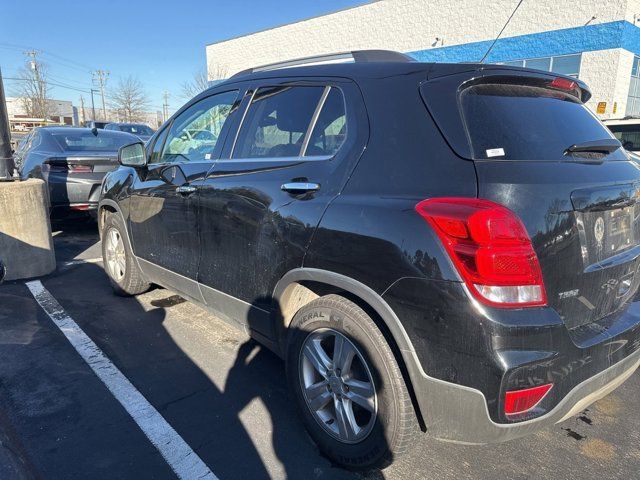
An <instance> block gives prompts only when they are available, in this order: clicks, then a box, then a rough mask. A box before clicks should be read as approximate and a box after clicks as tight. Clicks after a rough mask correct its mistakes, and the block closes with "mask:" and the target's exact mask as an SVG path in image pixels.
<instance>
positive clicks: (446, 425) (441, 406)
mask: <svg viewBox="0 0 640 480" xmlns="http://www.w3.org/2000/svg"><path fill="white" fill-rule="evenodd" d="M639 366H640V350H638V351H636V352H634V353H633V354H631V355H629V356H628V357H627V358H625V359H624V360H621V361H620V362H618V363H616V364H615V365H612V366H611V367H609V368H607V369H605V370H603V371H601V372H600V373H598V374H597V375H595V376H593V377H591V378H589V379H587V380H585V381H583V382H582V383H580V384H578V385H576V386H575V387H574V388H573V389H572V390H571V391H570V392H569V393H568V394H567V395H566V396H565V397H564V398H563V399H562V400H561V401H560V402H559V403H558V404H557V405H556V406H555V407H554V408H553V409H552V410H551V411H549V412H548V413H546V414H545V415H543V416H540V417H537V418H534V419H532V420H526V421H523V422H519V423H514V424H503V423H496V422H494V421H493V420H492V419H491V417H490V416H489V411H488V410H487V402H486V399H485V396H484V395H483V394H482V392H480V391H479V390H476V389H473V388H469V387H464V386H462V385H456V384H454V383H450V382H445V381H443V380H438V379H435V378H431V377H428V376H426V375H425V374H424V372H414V375H416V374H417V375H418V376H419V377H421V380H420V381H417V382H416V381H415V378H416V377H415V376H414V375H412V376H413V377H414V385H413V387H414V391H415V393H416V397H417V400H418V403H419V405H420V409H421V411H422V413H423V418H424V421H425V423H426V425H427V429H428V431H429V433H430V434H431V435H433V436H434V437H436V438H438V439H440V440H445V441H451V442H456V443H466V444H485V443H498V442H505V441H508V440H513V439H515V438H519V437H523V436H526V435H529V434H531V433H534V432H536V431H538V430H540V429H541V428H544V427H546V426H549V425H553V424H555V423H558V422H562V421H563V420H566V419H567V418H569V417H572V416H574V415H576V414H577V413H579V412H581V411H583V410H584V409H585V408H587V407H588V406H589V405H591V404H592V403H593V402H595V401H597V400H599V399H600V398H602V397H604V396H606V395H607V394H609V393H610V392H612V391H613V390H614V389H615V388H617V387H618V386H620V385H621V384H622V383H623V382H624V381H625V380H626V379H628V378H629V377H630V376H631V375H632V374H633V373H634V372H635V371H636V369H637V368H638V367H639Z"/></svg>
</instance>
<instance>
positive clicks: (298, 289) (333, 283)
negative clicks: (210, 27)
mask: <svg viewBox="0 0 640 480" xmlns="http://www.w3.org/2000/svg"><path fill="white" fill-rule="evenodd" d="M330 293H336V294H339V295H343V296H345V297H346V298H348V299H349V300H351V301H353V302H354V303H356V304H357V305H358V306H359V307H361V308H362V309H363V310H365V312H366V313H367V314H369V316H371V318H372V319H373V320H374V322H376V324H377V325H378V327H379V328H380V330H381V331H382V333H383V334H384V336H385V338H386V339H387V342H388V343H389V346H390V347H391V349H392V351H393V353H394V356H395V358H396V361H397V362H398V365H399V366H400V369H401V371H402V374H403V377H404V380H405V382H406V384H407V388H408V389H409V393H410V395H411V398H412V401H413V406H414V409H415V411H416V416H417V417H418V420H419V422H420V426H421V428H422V429H423V430H426V428H425V425H424V420H423V416H422V413H421V411H420V407H419V404H418V402H417V399H416V396H415V391H414V388H413V383H414V381H415V382H418V381H419V380H420V378H421V376H422V375H421V368H420V366H419V363H418V359H417V356H416V353H415V349H414V347H413V344H412V342H411V340H410V338H409V336H408V334H407V332H406V330H405V329H404V327H403V325H402V323H401V322H400V320H399V319H398V317H397V315H396V314H395V313H394V311H393V310H392V309H391V307H390V306H389V304H388V303H387V302H386V301H385V300H384V299H383V298H382V296H380V295H379V294H378V293H376V292H375V291H374V290H372V289H371V288H370V287H368V286H367V285H365V284H363V283H361V282H359V281H357V280H354V279H352V278H350V277H347V276H345V275H341V274H339V273H335V272H331V271H328V270H321V269H316V268H296V269H294V270H291V271H289V272H288V273H287V274H285V275H284V276H283V277H282V279H281V280H280V281H279V282H278V284H277V285H276V287H275V289H274V293H273V299H274V301H275V305H276V306H277V307H278V308H277V310H278V315H277V316H278V318H277V320H276V325H275V331H276V335H277V341H278V344H279V348H280V352H281V354H282V355H283V356H284V355H285V354H286V348H287V345H286V341H287V332H288V327H289V324H290V323H291V320H292V319H293V317H294V316H295V314H296V312H297V311H298V310H300V308H302V307H304V305H306V304H307V303H309V302H311V301H312V300H314V299H316V298H318V297H321V296H323V295H327V294H330Z"/></svg>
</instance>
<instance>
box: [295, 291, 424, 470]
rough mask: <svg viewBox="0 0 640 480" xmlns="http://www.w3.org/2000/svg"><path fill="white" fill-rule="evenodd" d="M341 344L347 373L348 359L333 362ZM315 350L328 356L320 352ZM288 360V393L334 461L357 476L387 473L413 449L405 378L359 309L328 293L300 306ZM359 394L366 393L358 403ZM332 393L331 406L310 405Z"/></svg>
mask: <svg viewBox="0 0 640 480" xmlns="http://www.w3.org/2000/svg"><path fill="white" fill-rule="evenodd" d="M340 337H342V339H340ZM345 340H346V341H347V342H348V343H347V342H345ZM339 344H340V345H342V349H341V351H342V352H350V355H351V357H352V358H353V360H352V362H351V364H350V367H348V368H349V371H347V372H346V373H345V372H344V371H338V367H339V366H340V365H342V366H343V368H345V369H346V368H347V367H346V365H347V364H348V361H345V360H344V359H345V358H348V357H349V355H346V354H345V355H342V359H343V360H339V359H337V358H334V357H336V351H337V350H339V349H340V347H338V345H339ZM318 345H320V348H321V349H322V351H323V352H324V353H325V354H326V357H323V356H322V354H321V353H320V354H319V355H318V354H317V352H318V350H317V346H318ZM286 357H287V358H286V360H287V379H288V382H289V387H290V388H291V391H292V392H293V396H294V399H295V402H296V403H297V406H298V409H299V412H301V416H302V420H303V422H304V424H305V427H306V428H307V430H308V432H309V434H310V435H311V437H312V438H313V440H314V441H315V442H316V444H317V445H318V447H319V448H320V450H321V451H322V453H323V454H324V455H326V456H327V457H328V458H329V459H330V460H332V461H333V462H334V463H337V464H339V465H340V466H343V467H345V468H348V469H353V470H369V469H374V468H384V467H386V466H388V465H389V464H390V463H391V462H392V461H394V460H396V459H397V458H398V457H399V456H401V455H402V454H403V453H405V452H406V451H407V450H408V449H409V446H410V445H412V444H413V438H414V436H415V435H416V434H417V433H418V432H419V427H418V422H417V418H416V414H415V411H414V409H413V405H412V402H411V397H410V395H409V392H408V390H407V386H406V384H405V382H404V379H403V377H402V373H401V371H400V368H399V366H398V363H397V362H396V359H395V357H394V355H393V352H392V351H391V348H390V347H389V344H388V343H387V341H386V340H385V338H384V335H383V334H382V332H381V331H380V329H379V328H378V327H377V325H376V324H375V322H374V321H373V320H372V319H371V317H369V315H367V314H366V313H365V312H364V310H362V309H361V308H360V307H359V306H358V305H356V304H355V303H353V302H351V301H349V300H347V299H346V298H344V297H341V296H339V295H327V296H325V297H321V298H318V299H316V300H313V301H312V302H310V303H309V304H307V305H305V306H304V307H302V308H301V309H300V310H299V311H298V312H297V313H296V315H295V316H294V318H293V320H292V322H291V325H290V332H289V338H288V344H287V352H286ZM337 357H341V356H340V355H337ZM312 358H314V359H315V360H311V359H312ZM318 364H319V365H321V368H320V369H318V368H317V367H316V366H317V365H318ZM323 365H325V366H328V368H327V369H326V370H327V371H328V373H327V374H326V375H323V374H322V373H321V370H322V368H323V367H322V366H323ZM367 375H368V377H369V379H370V380H372V382H369V383H367V381H366V378H367ZM336 377H338V378H339V379H340V380H337V379H336ZM327 379H328V380H327ZM358 382H360V383H358ZM310 386H311V387H312V388H309V387H310ZM324 388H326V390H327V391H326V392H325V391H324ZM318 392H320V393H318ZM367 392H374V395H369V394H368V393H367ZM358 393H363V395H360V399H359V401H356V400H355V399H356V397H354V394H356V395H357V394H358ZM327 395H329V396H330V397H331V398H330V399H329V400H328V402H327V404H326V406H325V407H323V408H322V409H321V410H316V413H314V411H313V409H312V406H311V405H314V406H315V407H317V406H319V405H322V404H323V403H324V402H325V401H327ZM363 398H366V399H367V401H366V402H363V401H362V399H363ZM340 404H341V405H342V407H340ZM364 406H366V408H364ZM315 407H314V408H315ZM338 408H340V409H341V411H342V412H343V414H341V415H339V414H338ZM332 411H333V416H332V414H331V413H332ZM372 412H373V413H372ZM339 418H346V419H347V422H345V423H344V424H342V422H340V421H339ZM349 418H351V419H353V420H354V421H355V424H356V427H353V424H352V423H351V422H349V421H348V419H349ZM341 424H342V425H344V426H343V428H342V429H341ZM358 428H360V430H359V432H358Z"/></svg>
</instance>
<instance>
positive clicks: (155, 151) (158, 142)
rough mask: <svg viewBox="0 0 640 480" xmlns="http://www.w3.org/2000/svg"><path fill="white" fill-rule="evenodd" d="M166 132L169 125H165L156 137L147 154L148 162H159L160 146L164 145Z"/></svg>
mask: <svg viewBox="0 0 640 480" xmlns="http://www.w3.org/2000/svg"><path fill="white" fill-rule="evenodd" d="M167 133H169V127H166V128H165V129H164V130H163V131H162V132H160V133H159V134H158V136H157V137H156V139H155V141H154V142H153V147H152V149H151V155H150V156H149V163H161V161H160V159H161V157H162V147H164V141H165V140H166V139H167Z"/></svg>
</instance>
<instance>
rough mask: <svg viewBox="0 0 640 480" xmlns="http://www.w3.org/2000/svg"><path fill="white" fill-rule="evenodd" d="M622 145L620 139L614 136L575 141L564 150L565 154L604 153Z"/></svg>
mask: <svg viewBox="0 0 640 480" xmlns="http://www.w3.org/2000/svg"><path fill="white" fill-rule="evenodd" d="M620 147H622V144H621V143H620V141H618V140H616V139H615V138H603V139H602V140H591V141H588V142H582V143H576V144H575V145H571V146H570V147H569V148H567V149H566V150H565V151H564V154H565V155H570V154H572V153H605V154H609V153H612V152H615V151H616V150H617V149H619V148H620Z"/></svg>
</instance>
